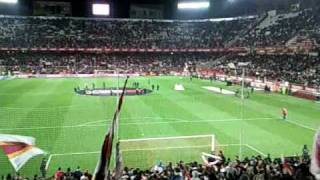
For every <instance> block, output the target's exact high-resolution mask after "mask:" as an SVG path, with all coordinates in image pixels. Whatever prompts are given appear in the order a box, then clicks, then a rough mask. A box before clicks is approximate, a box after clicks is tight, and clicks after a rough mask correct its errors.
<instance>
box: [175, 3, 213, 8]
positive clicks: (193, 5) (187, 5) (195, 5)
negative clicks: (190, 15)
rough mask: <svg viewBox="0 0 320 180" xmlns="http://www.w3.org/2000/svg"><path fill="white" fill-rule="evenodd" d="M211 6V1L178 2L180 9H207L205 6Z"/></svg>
mask: <svg viewBox="0 0 320 180" xmlns="http://www.w3.org/2000/svg"><path fill="white" fill-rule="evenodd" d="M209 6H210V3H209V1H205V2H181V3H178V9H205V8H209Z"/></svg>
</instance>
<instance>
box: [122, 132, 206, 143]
mask: <svg viewBox="0 0 320 180" xmlns="http://www.w3.org/2000/svg"><path fill="white" fill-rule="evenodd" d="M211 136H212V134H210V135H194V136H171V137H155V138H139V139H124V140H120V142H133V141H135V142H137V141H152V140H168V139H186V138H200V137H210V138H211Z"/></svg>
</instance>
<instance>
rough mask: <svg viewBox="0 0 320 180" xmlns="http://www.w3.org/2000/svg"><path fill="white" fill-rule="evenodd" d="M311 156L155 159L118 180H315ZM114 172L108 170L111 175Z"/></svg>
mask: <svg viewBox="0 0 320 180" xmlns="http://www.w3.org/2000/svg"><path fill="white" fill-rule="evenodd" d="M309 167H310V158H309V155H308V151H306V152H304V153H303V154H302V156H298V157H288V158H275V159H272V158H271V157H270V155H269V154H268V155H267V156H261V155H257V156H252V157H245V158H244V159H243V160H240V159H239V157H238V156H236V157H235V159H233V160H231V159H230V158H226V157H225V156H224V154H223V152H222V151H220V152H219V153H218V155H213V156H212V157H208V158H207V159H206V160H205V161H204V162H201V163H199V162H190V163H185V162H183V161H180V162H178V163H175V164H173V163H171V162H169V163H167V164H163V163H162V162H161V161H159V162H157V163H156V164H155V165H154V166H153V167H151V168H149V169H139V168H128V167H124V168H123V170H122V175H121V178H120V179H121V180H314V179H315V178H314V176H313V175H312V174H311V173H310V171H309ZM114 175H115V172H111V177H112V179H115V178H114ZM92 177H93V174H91V173H90V172H89V171H88V170H81V169H80V167H77V169H75V170H71V169H70V168H67V169H66V170H65V171H64V170H63V169H61V168H60V167H59V168H58V169H57V170H56V172H55V173H54V174H53V175H51V174H50V175H49V176H48V175H47V177H46V178H43V177H42V176H41V177H40V176H38V175H35V176H34V177H33V179H34V180H38V179H54V180H91V179H92ZM2 179H3V180H22V179H29V178H23V177H22V176H21V175H19V174H16V175H13V176H12V175H10V174H8V175H7V176H6V177H5V176H2Z"/></svg>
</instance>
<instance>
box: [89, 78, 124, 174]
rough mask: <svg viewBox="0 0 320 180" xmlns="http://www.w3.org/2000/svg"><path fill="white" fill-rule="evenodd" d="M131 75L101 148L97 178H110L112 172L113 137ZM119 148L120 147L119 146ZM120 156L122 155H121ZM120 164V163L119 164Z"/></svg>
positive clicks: (96, 172) (96, 171)
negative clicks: (110, 168)
mask: <svg viewBox="0 0 320 180" xmlns="http://www.w3.org/2000/svg"><path fill="white" fill-rule="evenodd" d="M128 79H129V77H127V79H126V81H125V82H124V85H123V88H122V92H121V96H120V98H119V101H118V106H117V108H116V111H115V113H114V116H113V120H112V123H111V127H110V128H109V130H108V132H107V134H106V135H105V138H104V142H103V145H102V148H101V155H100V159H99V161H98V164H97V166H96V170H95V173H94V174H95V175H94V179H95V180H104V179H110V173H109V166H110V160H111V155H112V144H113V139H114V133H115V128H116V124H117V123H118V122H117V118H118V116H119V113H120V110H121V106H122V103H123V98H124V94H125V90H126V87H127V82H128ZM118 148H119V147H118ZM119 158H120V157H119ZM119 165H120V164H119Z"/></svg>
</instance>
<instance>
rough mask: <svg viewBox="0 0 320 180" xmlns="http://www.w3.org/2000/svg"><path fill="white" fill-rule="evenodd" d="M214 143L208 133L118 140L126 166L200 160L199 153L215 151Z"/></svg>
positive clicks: (144, 166) (142, 166)
mask: <svg viewBox="0 0 320 180" xmlns="http://www.w3.org/2000/svg"><path fill="white" fill-rule="evenodd" d="M216 144H217V143H216V139H215V135H214V134H210V135H193V136H173V137H155V138H141V139H126V140H120V146H121V148H120V149H121V151H122V155H123V159H124V162H125V164H126V166H129V167H141V168H146V167H151V166H152V165H154V164H155V163H156V162H157V161H162V162H164V163H167V162H178V161H179V160H183V161H186V162H191V161H198V162H200V161H201V153H202V152H207V153H210V152H211V151H215V150H216Z"/></svg>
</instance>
